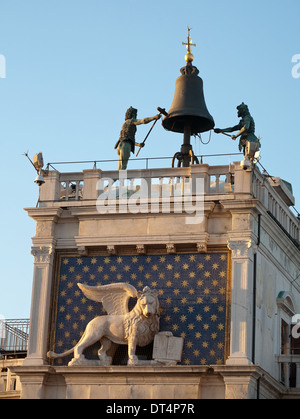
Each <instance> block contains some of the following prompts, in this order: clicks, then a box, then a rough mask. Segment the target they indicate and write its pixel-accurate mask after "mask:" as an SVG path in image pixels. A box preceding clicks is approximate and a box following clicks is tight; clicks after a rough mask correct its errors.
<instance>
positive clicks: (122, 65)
mask: <svg viewBox="0 0 300 419" xmlns="http://www.w3.org/2000/svg"><path fill="white" fill-rule="evenodd" d="M299 16H300V2H299V0H286V1H284V2H283V1H278V0H275V1H274V0H272V1H271V0H252V1H251V2H242V1H240V0H227V1H224V0H210V1H202V0H190V1H186V2H182V0H181V1H178V0H152V1H149V0H140V1H133V0H109V1H104V0H51V1H50V0H0V54H1V56H2V57H5V60H6V78H0V139H1V156H2V159H1V164H0V176H1V208H0V211H1V217H0V220H1V221H0V222H1V240H0V247H1V248H0V258H1V259H0V281H1V287H0V314H2V315H4V316H5V317H6V318H18V317H20V318H21V317H29V314H30V300H31V286H32V273H33V257H32V256H31V255H30V247H31V237H32V236H34V234H35V223H34V222H33V221H32V220H31V219H30V218H29V217H28V216H27V214H26V212H25V211H24V210H23V208H25V207H35V205H36V202H37V198H38V188H37V186H36V185H35V184H34V183H33V180H34V178H35V172H34V170H33V168H32V166H31V165H30V163H29V162H28V160H27V159H26V158H25V157H24V156H23V155H22V154H23V153H24V152H25V151H29V154H30V156H31V157H32V156H33V155H34V154H35V153H37V152H39V151H42V152H43V155H44V159H45V162H46V163H48V162H56V161H78V160H94V159H97V160H100V159H113V158H116V157H117V156H116V153H115V150H114V144H115V142H116V140H117V139H118V136H119V132H120V127H121V125H122V123H123V120H124V113H125V110H126V109H127V108H128V107H129V106H131V105H132V106H133V107H136V108H138V110H139V114H138V116H139V117H146V116H152V115H154V114H155V113H156V108H157V106H161V107H165V108H166V109H167V110H168V109H169V107H170V105H171V102H172V99H173V94H174V87H175V80H176V78H177V77H178V76H179V75H180V73H179V69H180V67H182V66H184V65H185V62H184V55H185V48H184V47H183V46H182V45H181V42H182V41H185V40H186V36H187V26H190V27H191V28H192V32H191V36H192V39H193V42H195V43H196V44H197V47H196V48H194V49H193V53H194V56H195V60H194V64H195V65H196V66H197V67H198V69H199V70H200V76H201V77H202V78H203V81H204V90H205V99H206V104H207V107H208V109H209V111H210V113H211V114H212V115H213V117H214V119H215V122H216V126H217V127H226V126H231V125H235V124H236V123H237V122H238V118H237V115H236V106H237V105H238V104H240V103H241V102H242V101H244V102H245V103H247V104H248V106H249V109H250V112H251V114H252V116H253V117H254V119H255V123H256V134H257V135H260V136H261V137H262V159H261V163H262V164H263V165H264V167H265V168H266V169H267V170H268V172H269V173H270V174H271V175H273V176H279V177H282V178H283V179H285V180H287V181H289V182H291V183H292V184H293V188H294V195H295V197H296V207H297V208H298V210H299V208H300V205H299V202H300V185H299V183H300V182H299V164H300V162H299V154H300V146H299V142H300V133H299V120H300V115H299V110H300V78H297V79H296V78H293V77H292V67H293V66H294V65H295V64H293V63H292V57H293V56H294V55H295V54H300V43H299V39H300V33H299ZM299 71H300V70H299ZM2 74H3V71H2ZM0 76H1V69H0ZM148 129H149V126H142V127H139V128H138V135H137V140H142V139H143V138H144V137H145V134H146V133H147V131H148ZM204 139H205V140H207V139H208V135H207V134H204ZM192 142H193V145H194V148H195V151H196V152H197V153H201V154H213V153H234V152H236V151H237V144H236V142H233V141H231V140H230V139H228V138H227V137H225V136H222V135H216V134H213V135H212V138H211V142H210V144H208V145H206V146H205V145H201V146H200V145H199V143H196V144H195V143H194V140H193V141H192ZM181 143H182V136H181V134H174V133H168V132H167V131H165V130H164V129H163V128H162V126H161V125H160V124H157V125H156V127H155V129H154V130H153V132H152V134H151V137H149V140H148V141H147V146H146V147H145V148H144V149H143V150H142V153H141V154H140V156H141V157H156V156H171V155H173V154H174V153H175V152H176V151H179V149H180V145H181ZM207 162H208V163H210V164H219V163H220V161H219V160H211V159H210V160H209V161H207ZM227 162H228V161H226V163H227ZM222 163H223V162H222ZM169 165H170V162H169V161H167V162H166V166H167V167H169ZM84 168H92V167H89V166H88V167H86V166H85V167H83V166H80V167H77V168H76V170H82V169H84Z"/></svg>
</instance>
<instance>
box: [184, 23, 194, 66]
mask: <svg viewBox="0 0 300 419" xmlns="http://www.w3.org/2000/svg"><path fill="white" fill-rule="evenodd" d="M190 32H191V28H189V27H188V37H187V42H182V45H186V49H187V54H186V55H185V57H184V58H185V61H186V62H187V63H188V64H189V63H191V62H193V60H194V56H193V54H192V52H191V47H195V46H196V44H193V43H192V42H193V41H192V40H191V37H190Z"/></svg>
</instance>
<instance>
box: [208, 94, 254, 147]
mask: <svg viewBox="0 0 300 419" xmlns="http://www.w3.org/2000/svg"><path fill="white" fill-rule="evenodd" d="M237 110H238V117H240V118H241V120H240V122H239V123H238V124H237V125H235V126H234V127H229V128H223V129H222V128H216V129H215V130H214V132H215V133H216V134H222V133H226V132H234V131H239V132H238V133H237V134H236V135H231V136H230V137H231V138H232V139H233V140H236V139H237V138H238V137H241V138H240V142H239V150H240V151H242V150H243V153H244V155H245V147H246V143H247V141H250V142H252V143H257V149H259V148H260V143H259V139H258V138H257V137H256V135H255V134H254V132H255V123H254V119H253V118H252V116H251V115H250V112H249V109H248V106H247V105H245V103H244V102H242V103H241V104H240V105H239V106H237Z"/></svg>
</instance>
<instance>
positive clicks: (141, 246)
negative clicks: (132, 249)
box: [136, 244, 146, 255]
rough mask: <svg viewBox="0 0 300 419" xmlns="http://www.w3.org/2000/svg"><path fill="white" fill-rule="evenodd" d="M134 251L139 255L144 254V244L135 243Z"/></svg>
mask: <svg viewBox="0 0 300 419" xmlns="http://www.w3.org/2000/svg"><path fill="white" fill-rule="evenodd" d="M136 251H137V253H138V254H139V255H145V254H146V247H145V245H144V244H137V245H136Z"/></svg>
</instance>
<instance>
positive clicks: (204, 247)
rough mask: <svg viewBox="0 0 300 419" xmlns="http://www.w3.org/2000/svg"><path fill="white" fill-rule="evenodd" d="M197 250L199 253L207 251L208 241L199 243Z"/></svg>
mask: <svg viewBox="0 0 300 419" xmlns="http://www.w3.org/2000/svg"><path fill="white" fill-rule="evenodd" d="M197 252H198V253H206V252H207V243H206V242H202V243H197Z"/></svg>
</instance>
